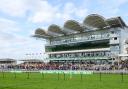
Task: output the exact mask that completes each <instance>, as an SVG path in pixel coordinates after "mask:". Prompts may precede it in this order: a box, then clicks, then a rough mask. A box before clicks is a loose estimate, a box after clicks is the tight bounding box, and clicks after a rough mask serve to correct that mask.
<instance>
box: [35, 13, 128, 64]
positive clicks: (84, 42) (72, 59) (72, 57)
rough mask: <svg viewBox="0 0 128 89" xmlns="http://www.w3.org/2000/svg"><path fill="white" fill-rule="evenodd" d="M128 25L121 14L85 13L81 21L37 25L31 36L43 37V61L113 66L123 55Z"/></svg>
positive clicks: (127, 36)
mask: <svg viewBox="0 0 128 89" xmlns="http://www.w3.org/2000/svg"><path fill="white" fill-rule="evenodd" d="M127 33H128V28H127V25H126V24H125V22H124V21H123V20H122V18H121V17H114V18H108V19H106V18H104V17H103V16H100V15H98V14H91V15H88V16H87V17H86V18H85V19H84V21H83V23H79V22H77V21H75V20H68V21H66V22H65V23H64V26H63V27H60V26H58V25H55V24H52V25H50V26H49V27H48V30H47V31H45V30H44V29H41V28H38V29H36V30H35V34H34V35H33V37H36V38H40V39H45V40H46V42H47V44H46V45H45V54H46V55H48V57H47V58H46V60H49V61H50V63H56V64H58V63H60V64H70V63H72V64H76V63H81V64H93V65H94V64H95V65H107V64H110V65H113V64H114V63H115V62H120V55H121V54H127V50H126V49H127V48H126V47H127V46H126V40H127V38H128V35H127Z"/></svg>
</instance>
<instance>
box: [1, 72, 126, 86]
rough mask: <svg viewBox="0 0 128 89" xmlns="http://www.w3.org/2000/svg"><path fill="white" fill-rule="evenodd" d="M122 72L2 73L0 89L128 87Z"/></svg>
mask: <svg viewBox="0 0 128 89" xmlns="http://www.w3.org/2000/svg"><path fill="white" fill-rule="evenodd" d="M123 78H124V80H123V81H122V76H121V74H101V81H100V74H92V75H79V74H77V75H75V74H74V75H72V77H71V76H70V75H69V74H66V75H65V78H64V74H59V77H58V74H44V76H43V75H42V74H41V73H30V74H29V78H28V74H27V73H17V74H16V76H15V74H14V73H4V77H3V74H2V73H0V89H128V75H126V74H125V75H124V76H123Z"/></svg>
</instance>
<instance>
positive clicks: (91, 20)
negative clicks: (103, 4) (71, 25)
mask: <svg viewBox="0 0 128 89" xmlns="http://www.w3.org/2000/svg"><path fill="white" fill-rule="evenodd" d="M83 24H84V25H85V26H88V27H93V28H104V27H106V26H107V24H106V22H105V18H104V17H102V16H100V15H98V14H91V15H88V16H87V17H86V18H85V20H84V22H83Z"/></svg>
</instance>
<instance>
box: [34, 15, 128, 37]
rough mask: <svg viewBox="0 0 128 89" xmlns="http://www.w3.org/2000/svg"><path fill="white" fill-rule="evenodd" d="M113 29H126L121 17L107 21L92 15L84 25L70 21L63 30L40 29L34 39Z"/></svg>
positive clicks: (53, 28) (58, 28) (53, 25)
mask: <svg viewBox="0 0 128 89" xmlns="http://www.w3.org/2000/svg"><path fill="white" fill-rule="evenodd" d="M112 27H126V24H125V23H124V22H123V20H122V19H121V17H115V18H109V19H105V18H104V17H103V16H100V15H98V14H91V15H88V16H87V17H86V18H85V19H84V21H83V24H80V23H79V22H77V21H75V20H68V21H66V22H65V23H64V26H63V28H61V27H60V26H58V25H55V24H52V25H50V26H49V27H48V31H47V32H45V31H44V30H43V29H41V28H38V29H36V31H35V35H34V36H33V37H37V38H44V39H50V38H54V37H58V36H63V35H70V34H77V33H82V32H86V31H88V30H94V29H97V30H98V29H105V28H112ZM87 29H88V30H87Z"/></svg>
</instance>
